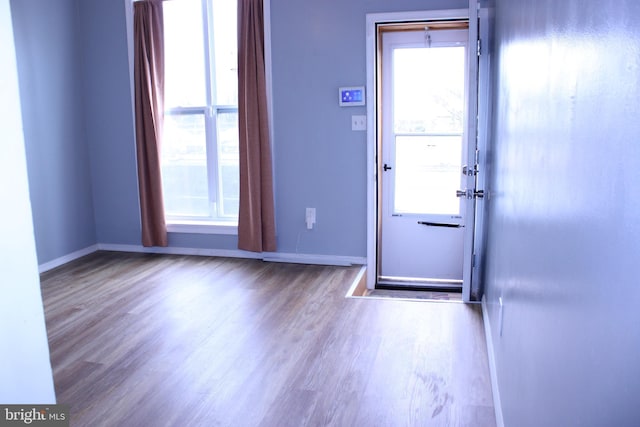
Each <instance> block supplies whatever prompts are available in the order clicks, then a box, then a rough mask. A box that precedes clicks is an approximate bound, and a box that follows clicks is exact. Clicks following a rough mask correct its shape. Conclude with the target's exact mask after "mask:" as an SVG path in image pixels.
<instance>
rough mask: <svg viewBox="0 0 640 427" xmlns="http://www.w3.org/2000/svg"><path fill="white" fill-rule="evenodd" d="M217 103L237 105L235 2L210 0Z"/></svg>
mask: <svg viewBox="0 0 640 427" xmlns="http://www.w3.org/2000/svg"><path fill="white" fill-rule="evenodd" d="M212 7H213V40H214V46H213V47H214V57H215V63H214V66H215V79H216V91H215V92H216V100H215V101H214V103H215V104H217V105H238V47H237V46H238V34H237V30H236V28H237V20H238V19H237V8H238V6H237V3H236V2H235V1H229V0H212Z"/></svg>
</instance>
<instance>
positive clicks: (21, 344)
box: [0, 0, 56, 417]
mask: <svg viewBox="0 0 640 427" xmlns="http://www.w3.org/2000/svg"><path fill="white" fill-rule="evenodd" d="M0 64H2V66H0V94H2V95H1V96H0V129H1V130H2V133H1V135H2V136H1V137H0V148H1V149H2V155H0V199H1V200H2V203H3V206H4V207H5V209H2V210H1V211H0V236H2V238H0V271H1V272H2V279H1V280H0V294H1V295H2V298H0V343H2V351H0V402H2V404H26V403H30V404H36V403H39V404H51V403H55V401H56V397H55V392H54V388H53V375H52V373H51V364H50V363H49V347H48V343H47V331H46V330H45V323H44V310H43V308H42V297H41V295H40V280H39V277H38V263H37V259H36V245H35V238H34V233H33V223H32V219H31V205H30V203H29V185H28V178H27V161H26V155H25V144H24V137H23V133H22V121H21V113H20V99H19V93H18V73H17V68H16V58H15V49H14V38H13V34H12V25H11V14H10V11H9V0H0ZM3 417H4V414H3Z"/></svg>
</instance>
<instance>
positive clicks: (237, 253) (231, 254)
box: [98, 243, 262, 259]
mask: <svg viewBox="0 0 640 427" xmlns="http://www.w3.org/2000/svg"><path fill="white" fill-rule="evenodd" d="M98 249H99V250H101V251H113V252H136V253H147V254H168V255H196V256H213V257H227V258H255V259H261V258H262V255H261V254H258V253H253V252H247V251H241V250H238V249H206V248H176V247H171V246H169V247H158V246H153V247H145V246H142V245H119V244H111V243H99V244H98Z"/></svg>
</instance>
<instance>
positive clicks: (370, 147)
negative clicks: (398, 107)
mask: <svg viewBox="0 0 640 427" xmlns="http://www.w3.org/2000/svg"><path fill="white" fill-rule="evenodd" d="M477 18H478V6H477V0H470V1H469V9H447V10H431V11H419V12H391V13H373V14H367V24H366V31H367V34H366V38H367V46H366V48H367V49H366V58H367V86H366V91H367V100H368V102H367V205H368V208H367V270H368V271H369V274H367V281H366V283H367V288H369V289H374V288H375V284H376V276H377V274H376V271H377V257H378V248H377V245H378V237H377V236H378V230H377V227H378V225H377V224H378V203H379V201H378V191H377V185H378V166H377V157H378V137H379V136H378V129H377V121H378V120H377V118H378V114H379V111H378V106H377V97H378V94H377V92H378V86H377V85H378V82H377V74H378V70H377V61H376V57H377V52H378V46H377V44H378V31H377V26H378V25H379V24H385V23H387V24H389V23H394V22H397V23H400V22H420V21H435V20H440V21H441V20H447V19H468V20H469V39H470V41H473V43H470V45H469V46H470V48H469V49H468V52H469V62H468V66H469V73H470V75H477V54H476V50H475V49H473V48H472V46H473V45H474V44H475V40H476V39H477V37H478V25H477V23H478V19H477ZM470 89H471V88H470ZM472 92H473V93H472ZM477 93H478V91H477V90H475V91H471V90H470V93H469V99H468V102H469V105H471V106H472V108H471V109H470V110H469V121H468V131H469V132H473V133H472V134H473V135H475V134H476V132H477V131H476V129H477V121H476V120H472V118H475V117H477ZM473 106H475V110H474V109H473ZM470 151H471V150H470ZM471 155H472V153H469V157H471ZM473 156H474V157H475V153H473ZM469 160H472V159H471V158H470V159H469ZM474 161H475V158H474V159H473V160H472V161H469V162H468V163H467V164H469V165H472V164H474ZM467 188H474V187H473V186H472V185H471V180H469V184H468V185H467ZM475 205H476V203H467V217H468V220H469V221H470V224H469V225H472V224H473V220H474V215H475ZM466 234H467V236H465V242H464V259H465V265H464V267H463V268H464V271H463V288H462V298H463V301H465V302H471V273H472V269H473V265H472V260H473V252H474V245H473V237H474V236H473V234H474V233H466ZM468 236H470V237H468Z"/></svg>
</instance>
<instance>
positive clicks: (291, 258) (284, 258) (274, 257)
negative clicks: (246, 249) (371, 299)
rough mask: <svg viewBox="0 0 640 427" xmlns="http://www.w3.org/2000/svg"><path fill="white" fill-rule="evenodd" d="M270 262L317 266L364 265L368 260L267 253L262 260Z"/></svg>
mask: <svg viewBox="0 0 640 427" xmlns="http://www.w3.org/2000/svg"><path fill="white" fill-rule="evenodd" d="M262 259H263V260H264V261H268V262H288V263H294V264H317V265H339V266H351V265H364V264H366V262H367V260H366V258H362V257H351V256H338V255H313V254H294V253H280V252H266V253H264V256H263V258H262Z"/></svg>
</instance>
